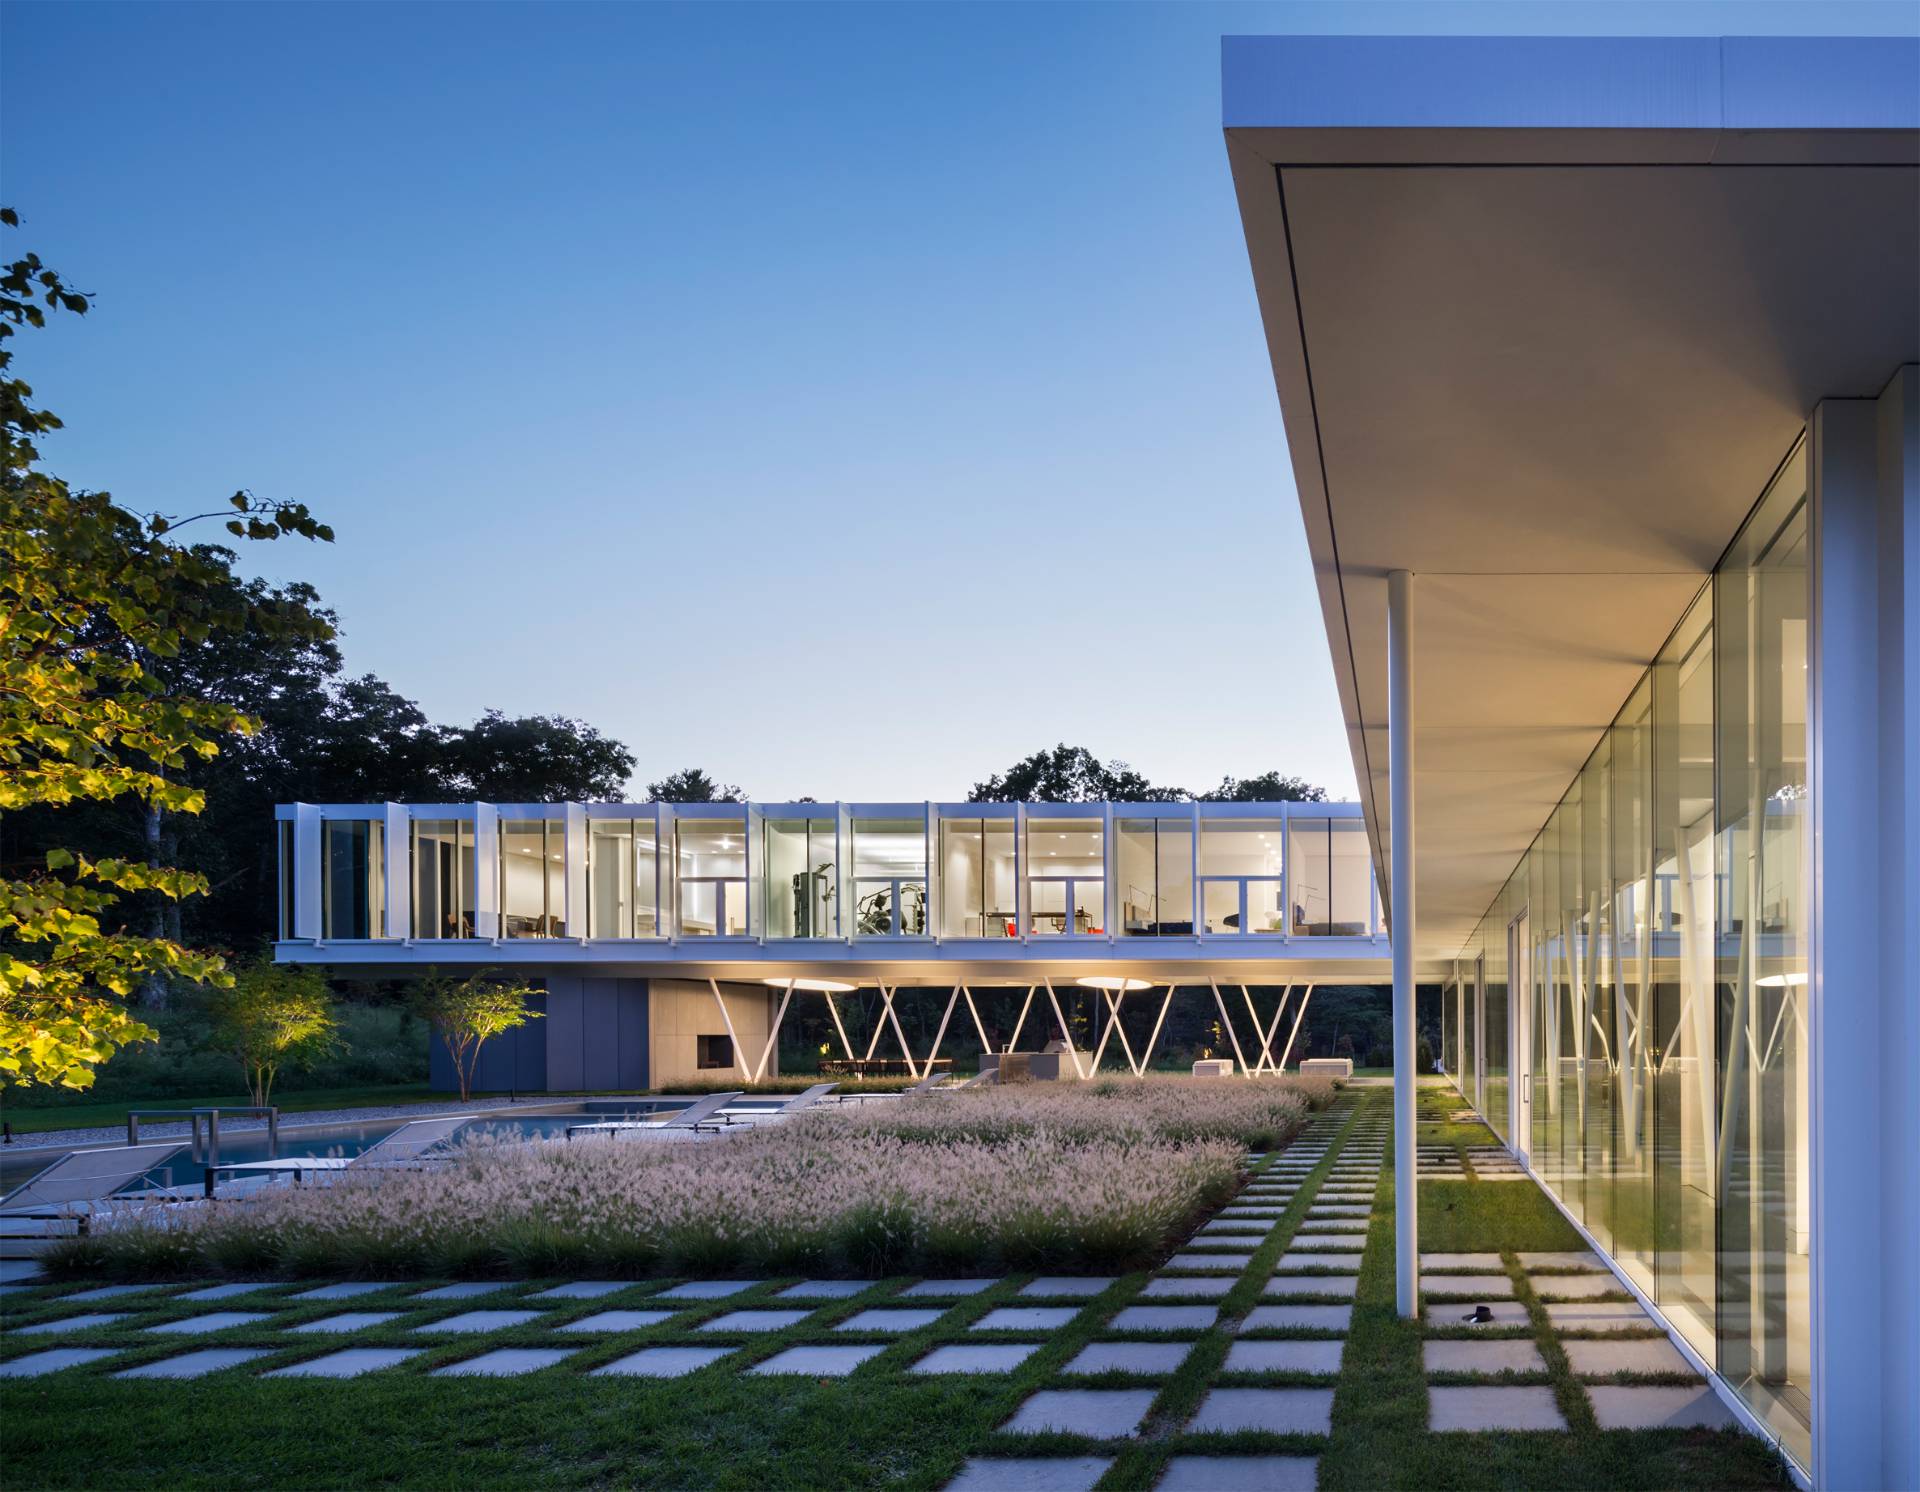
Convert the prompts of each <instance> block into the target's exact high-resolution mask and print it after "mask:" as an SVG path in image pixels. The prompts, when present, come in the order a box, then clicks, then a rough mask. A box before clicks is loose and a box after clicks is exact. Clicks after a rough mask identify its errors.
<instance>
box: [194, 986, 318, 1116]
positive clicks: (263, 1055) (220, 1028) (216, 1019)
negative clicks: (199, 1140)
mask: <svg viewBox="0 0 1920 1492" xmlns="http://www.w3.org/2000/svg"><path fill="white" fill-rule="evenodd" d="M208 1014H209V1015H210V1016H211V1017H212V1018H213V1030H214V1040H215V1042H217V1043H218V1044H219V1045H220V1046H222V1047H225V1048H226V1049H227V1050H228V1051H230V1052H232V1053H233V1057H234V1060H235V1061H236V1062H238V1063H239V1064H240V1067H241V1070H242V1071H243V1072H245V1073H246V1075H247V1092H248V1093H249V1095H251V1097H252V1099H253V1101H254V1102H255V1103H256V1104H262V1105H264V1104H266V1103H267V1102H268V1101H269V1099H270V1098H271V1096H272V1093H273V1080H274V1078H275V1076H276V1075H278V1073H279V1071H280V1068H281V1065H282V1064H283V1063H286V1062H299V1063H302V1064H311V1063H312V1062H313V1061H315V1060H316V1059H317V1058H319V1057H322V1056H324V1055H326V1054H327V1053H328V1052H330V1051H332V1050H333V1049H334V1048H335V1047H336V1046H337V1045H338V1044H339V1023H338V1022H337V1021H336V1020H335V1019H334V1015H333V994H332V991H331V990H330V989H329V988H328V987H327V978H326V974H325V973H324V972H323V971H322V970H320V969H317V968H314V967H312V966H310V965H309V966H305V967H301V966H296V965H291V964H274V963H266V962H258V963H252V964H248V965H246V966H245V967H243V968H241V969H238V970H236V971H235V972H234V976H233V981H232V983H231V984H229V985H227V986H226V987H225V988H224V989H216V990H215V991H214V992H213V994H212V996H211V997H210V999H209V1000H208Z"/></svg>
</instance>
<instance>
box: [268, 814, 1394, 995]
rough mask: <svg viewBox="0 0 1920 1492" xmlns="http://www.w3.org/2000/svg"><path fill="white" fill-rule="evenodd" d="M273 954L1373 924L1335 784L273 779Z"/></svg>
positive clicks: (463, 960)
mask: <svg viewBox="0 0 1920 1492" xmlns="http://www.w3.org/2000/svg"><path fill="white" fill-rule="evenodd" d="M275 817H276V819H277V825H276V827H277V830H278V843H279V865H280V928H279V942H278V944H277V945H276V951H277V956H278V957H279V958H281V959H283V960H287V961H297V962H326V963H331V964H355V965H377V966H394V967H407V966H425V965H428V964H433V965H441V966H447V967H450V968H451V967H460V966H474V965H486V966H490V967H505V966H509V965H511V966H517V967H524V968H536V967H538V968H575V967H584V966H591V967H592V968H594V969H595V970H598V971H602V972H609V973H616V972H629V971H630V972H636V973H642V972H651V973H661V974H665V973H672V972H676V971H678V970H682V969H696V968H697V970H698V972H700V973H703V974H713V975H716V976H719V977H724V976H725V975H726V974H727V973H729V972H736V971H737V972H750V971H751V970H754V969H759V970H762V971H764V970H765V969H766V968H767V967H768V966H769V965H780V966H787V967H800V968H806V967H815V966H818V967H823V968H824V967H833V966H867V967H884V968H886V969H889V970H891V971H893V972H896V973H899V974H901V975H902V976H903V977H905V976H909V975H911V974H912V973H914V972H916V971H921V970H924V971H926V972H935V971H947V972H951V971H952V970H953V969H955V968H956V967H963V966H964V967H965V968H967V969H968V970H969V971H971V972H973V973H977V974H979V975H980V976H981V977H991V976H992V975H993V974H995V973H1004V974H1006V975H1009V976H1017V975H1018V974H1020V973H1023V972H1026V973H1033V972H1037V971H1040V970H1042V969H1044V968H1046V967H1049V966H1059V967H1062V968H1085V967H1088V966H1090V965H1095V964H1097V965H1099V966H1100V967H1102V968H1118V967H1121V966H1125V968H1126V969H1127V970H1128V971H1129V972H1132V971H1139V972H1145V973H1157V974H1163V975H1167V976H1169V977H1173V976H1177V975H1178V974H1180V973H1181V972H1183V971H1189V972H1192V973H1194V974H1195V975H1204V974H1206V973H1219V974H1223V975H1230V974H1236V973H1237V974H1240V975H1241V976H1242V977H1244V976H1245V974H1246V971H1247V970H1248V969H1251V968H1257V967H1258V966H1262V965H1266V964H1271V963H1275V962H1285V963H1286V964H1287V965H1288V968H1287V970H1286V974H1287V976H1288V977H1294V976H1296V975H1298V976H1300V977H1306V976H1308V975H1310V974H1311V973H1312V972H1313V971H1312V970H1311V969H1310V968H1308V967H1306V966H1307V965H1311V964H1316V963H1318V964H1326V965H1329V966H1338V967H1339V968H1340V969H1341V970H1342V971H1343V972H1344V973H1346V974H1347V976H1348V977H1352V978H1367V977H1372V976H1374V975H1377V974H1378V972H1379V971H1380V970H1381V969H1383V968H1384V960H1385V959H1386V957H1387V946H1386V940H1385V935H1384V931H1383V928H1382V923H1381V916H1380V900H1379V896H1378V894H1377V891H1376V888H1375V885H1374V880H1373V872H1372V866H1371V860H1370V857H1369V854H1368V851H1367V839H1366V829H1365V825H1364V822H1363V820H1362V818H1361V813H1360V807H1359V805H1358V804H1353V803H1072V804H1060V803H1045V804H1042V803H678V804H676V803H641V804H635V803H518V804H497V803H460V804H429V805H418V804H415V805H409V804H401V803H374V804H332V803H328V804H313V803H292V804H283V805H281V806H280V807H279V808H277V809H276V810H275Z"/></svg>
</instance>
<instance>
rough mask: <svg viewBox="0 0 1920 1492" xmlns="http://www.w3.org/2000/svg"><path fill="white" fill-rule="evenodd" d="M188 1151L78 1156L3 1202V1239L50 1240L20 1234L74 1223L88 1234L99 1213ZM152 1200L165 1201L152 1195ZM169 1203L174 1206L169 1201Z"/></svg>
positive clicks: (172, 1147) (119, 1150)
mask: <svg viewBox="0 0 1920 1492" xmlns="http://www.w3.org/2000/svg"><path fill="white" fill-rule="evenodd" d="M186 1148H187V1147H186V1146H185V1145H183V1144H181V1143H180V1142H179V1141H177V1140H175V1141H170V1142H167V1143H163V1144H157V1145H115V1146H112V1147H109V1148H104V1149H99V1150H74V1151H70V1152H69V1153H68V1154H66V1155H63V1156H61V1157H60V1158H59V1159H58V1160H55V1161H53V1162H52V1163H51V1164H49V1165H47V1166H44V1167H42V1168H41V1169H40V1170H38V1171H36V1172H34V1174H33V1175H32V1176H30V1177H28V1178H27V1180H26V1181H24V1182H23V1183H21V1185H19V1186H18V1187H16V1188H14V1190H12V1191H11V1192H9V1193H8V1194H7V1195H6V1196H5V1197H0V1238H48V1237H52V1236H55V1235H54V1234H53V1232H52V1229H51V1228H50V1227H45V1226H43V1227H39V1228H29V1229H25V1230H24V1231H19V1232H16V1231H14V1227H15V1225H16V1224H21V1223H41V1224H54V1223H60V1222H66V1221H69V1220H71V1221H72V1222H73V1223H74V1225H75V1227H76V1229H77V1230H78V1231H79V1232H81V1233H85V1232H86V1231H87V1221H88V1214H89V1213H90V1212H91V1211H92V1210H93V1209H94V1207H95V1206H96V1205H97V1204H99V1203H102V1202H105V1201H107V1200H108V1199H109V1198H111V1197H113V1196H115V1194H117V1193H118V1192H119V1191H120V1189H121V1188H122V1187H124V1186H131V1185H132V1184H133V1183H134V1182H136V1181H138V1180H139V1179H140V1178H141V1177H142V1176H144V1175H146V1174H147V1172H149V1171H151V1170H152V1169H153V1168H154V1167H155V1166H158V1165H164V1164H165V1163H166V1162H167V1161H169V1160H171V1159H172V1158H173V1157H174V1156H176V1155H178V1154H179V1153H180V1152H181V1151H182V1150H185V1149H186ZM149 1200H160V1198H159V1197H158V1196H157V1195H150V1197H149ZM165 1200H168V1201H174V1200H177V1199H176V1198H172V1197H168V1198H166V1199H165Z"/></svg>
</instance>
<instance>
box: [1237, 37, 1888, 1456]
mask: <svg viewBox="0 0 1920 1492" xmlns="http://www.w3.org/2000/svg"><path fill="white" fill-rule="evenodd" d="M1223 76H1224V87H1225V126H1226V144H1227V152H1228V156H1229V159H1230V161H1231V165H1232V170H1233V176H1234V181H1235V186H1236V190H1237V193H1238V197H1239V202H1240V208H1241V214H1242V219H1243V223H1244V226H1245V230H1246V236H1247V244H1248V249H1249V254H1250V258H1251V262H1252V268H1253V274H1254V283H1255V288H1256V290H1257V293H1258V297H1259V303H1260V309H1261V315H1262V318H1263V321H1264V325H1265V330H1266V336H1267V340H1268V345H1269V349H1270V353H1271V357H1272V363H1273V369H1274V375H1275V379H1276V384H1277V388H1278V391H1279V395H1280V404H1281V411H1282V415H1283V418H1284V421H1285V424H1286V430H1287V436H1288V442H1289V446H1290V449H1291V455H1292V462H1293V476H1294V479H1295V483H1296V485H1297V488H1298V493H1299V498H1300V504H1301V512H1302V516H1303V518H1304V521H1305V526H1306V532H1307V538H1308V543H1309V546H1310V548H1311V550H1312V553H1313V557H1314V561H1315V566H1316V573H1317V580H1318V584H1319V588H1320V596H1321V601H1322V607H1323V612H1324V616H1325V620H1326V626H1327V632H1328V638H1329V642H1330V645H1331V652H1332V657H1333V661H1334V667H1335V672H1336V676H1337V678H1338V681H1339V685H1340V691H1341V699H1342V705H1343V709H1344V711H1345V715H1346V723H1347V726H1348V731H1349V738H1350V741H1351V744H1352V751H1353V757H1354V763H1355V768H1356V771H1357V773H1358V776H1359V780H1360V783H1361V791H1362V798H1363V806H1364V814H1365V819H1366V823H1367V829H1368V834H1369V843H1370V846H1371V849H1372V853H1373V855H1374V857H1375V861H1376V864H1377V865H1378V866H1379V867H1380V870H1381V874H1382V880H1383V883H1384V884H1385V886H1386V892H1387V894H1386V898H1385V899H1386V904H1387V908H1388V920H1389V925H1390V927H1391V929H1392V934H1393V950H1392V951H1393V958H1394V975H1395V986H1396V997H1397V998H1399V999H1402V1000H1406V1001H1408V1002H1410V996H1411V984H1412V981H1413V979H1415V978H1416V977H1417V978H1419V979H1421V980H1422V981H1423V982H1424V981H1428V980H1436V981H1441V982H1444V984H1445V988H1446V994H1445V1002H1444V1003H1445V1014H1444V1024H1445V1039H1444V1043H1443V1045H1444V1052H1445V1064H1446V1067H1447V1070H1448V1072H1449V1073H1450V1074H1451V1075H1452V1077H1453V1080H1454V1081H1455V1082H1456V1083H1458V1084H1459V1086H1460V1089H1461V1091H1462V1092H1463V1093H1464V1094H1465V1095H1466V1096H1467V1097H1468V1098H1469V1099H1471V1100H1472V1102H1473V1103H1474V1104H1475V1105H1476V1107H1478V1108H1479V1109H1480V1111H1481V1112H1482V1113H1483V1114H1484V1115H1485V1116H1486V1117H1487V1119H1488V1121H1489V1123H1490V1124H1492V1126H1493V1127H1494V1129H1495V1130H1496V1131H1498V1133H1499V1134H1500V1135H1501V1137H1502V1138H1503V1139H1504V1140H1505V1141H1506V1143H1507V1144H1508V1145H1509V1146H1510V1147H1511V1149H1512V1150H1513V1152H1514V1153H1515V1154H1516V1155H1517V1156H1519V1157H1520V1158H1522V1159H1523V1160H1524V1161H1525V1162H1526V1164H1527V1165H1528V1167H1529V1168H1530V1169H1531V1171H1532V1172H1533V1174H1534V1175H1535V1176H1536V1177H1538V1179H1539V1180H1540V1182H1541V1183H1542V1184H1543V1186H1544V1187H1545V1188H1546V1189H1547V1190H1548V1192H1549V1193H1550V1194H1551V1195H1552V1196H1553V1198H1554V1199H1555V1200H1556V1201H1557V1203H1558V1204H1559V1205H1560V1207H1561V1208H1562V1209H1563V1210H1564V1211H1565V1213H1566V1215H1567V1216H1568V1217H1569V1218H1570V1219H1571V1220H1572V1221H1573V1222H1574V1223H1575V1224H1576V1225H1577V1226H1578V1227H1579V1228H1580V1229H1581V1230H1582V1231H1583V1232H1584V1233H1585V1234H1586V1235H1587V1237H1588V1238H1589V1239H1591V1241H1592V1242H1593V1244H1594V1246H1595V1247H1596V1248H1597V1249H1598V1250H1600V1251H1601V1253H1602V1254H1603V1255H1604V1256H1605V1258H1606V1259H1607V1260H1608V1261H1609V1263H1610V1264H1611V1266H1612V1267H1613V1269H1614V1270H1615V1272H1616V1273H1617V1274H1618V1275H1619V1276H1620V1278H1621V1279H1622V1280H1623V1281H1625V1282H1626V1283H1627V1284H1628V1285H1629V1286H1630V1287H1631V1288H1632V1289H1633V1290H1634V1291H1635V1292H1636V1293H1637V1294H1638V1295H1639V1296H1640V1297H1641V1299H1642V1300H1643V1301H1644V1302H1645V1303H1646V1304H1647V1306H1648V1308H1649V1309H1650V1310H1652V1311H1653V1312H1654V1313H1655V1314H1656V1316H1657V1317H1658V1318H1659V1319H1660V1320H1661V1321H1662V1322H1663V1323H1664V1324H1665V1325H1666V1326H1667V1328H1668V1329H1669V1330H1670V1332H1671V1333H1672V1335H1673V1336H1674V1338H1675V1340H1676V1342H1678V1343H1679V1344H1680V1345H1681V1346H1682V1348H1683V1350H1685V1351H1686V1352H1688V1353H1689V1354H1690V1355H1691V1356H1692V1357H1693V1359H1694V1360H1695V1362H1696V1363H1697V1364H1698V1365H1699V1366H1700V1367H1702V1368H1703V1369H1704V1370H1706V1371H1708V1372H1709V1373H1711V1374H1712V1375H1713V1376H1714V1381H1715V1383H1716V1386H1717V1387H1718V1388H1719V1390H1720V1392H1721V1394H1722V1396H1723V1397H1724V1398H1725V1399H1726V1400H1727V1401H1728V1402H1729V1404H1730V1405H1732V1406H1733V1408H1734V1409H1735V1411H1736V1412H1737V1413H1738V1414H1740V1415H1741V1416H1742V1417H1743V1418H1744V1419H1745V1420H1746V1422H1747V1423H1748V1424H1749V1425H1751V1426H1752V1427H1754V1428H1755V1429H1758V1430H1760V1431H1762V1432H1764V1433H1765V1434H1767V1435H1769V1436H1770V1437H1773V1438H1775V1439H1776V1440H1778V1442H1779V1443H1780V1444H1781V1446H1782V1447H1783V1449H1784V1450H1785V1451H1786V1453H1787V1454H1788V1456H1789V1457H1790V1458H1791V1460H1792V1461H1793V1463H1794V1464H1795V1465H1796V1467H1797V1468H1798V1469H1799V1471H1800V1472H1801V1474H1802V1475H1803V1476H1804V1477H1805V1478H1807V1479H1808V1480H1809V1481H1810V1482H1812V1483H1813V1484H1815V1485H1818V1486H1822V1487H1831V1488H1847V1489H1852V1488H1883V1487H1884V1488H1891V1487H1914V1486H1920V973H1917V972H1916V971H1917V970H1920V780H1916V771H1915V767H1916V763H1917V762H1920V590H1917V589H1916V587H1917V586H1920V579H1917V578H1916V577H1920V366H1916V365H1920V44H1916V43H1915V42H1913V41H1911V40H1829V39H1808V38H1765V39H1751V38H1724V39H1714V38H1693V39H1665V40H1648V39H1632V40H1626V39H1590V40H1561V39H1502V38H1479V39H1463V38H1419V39H1414V38H1365V39H1362V38H1341V37H1300V38H1265V37H1263V38H1229V39H1228V41H1227V42H1226V44H1225V50H1224V67H1223ZM1410 1014H1411V1012H1410V1008H1409V1009H1407V1010H1406V1011H1405V1012H1404V1018H1405V1019H1406V1020H1407V1022H1408V1023H1407V1024H1406V1025H1404V1026H1402V1027H1401V1028H1400V1031H1401V1034H1402V1037H1403V1039H1404V1037H1406V1036H1409V1035H1410V1034H1411V1025H1410ZM1401 1067H1402V1069H1403V1070H1404V1067H1405V1064H1404V1063H1403V1064H1401ZM1406 1103H1407V1107H1406V1108H1405V1109H1404V1110H1403V1112H1404V1113H1405V1114H1407V1115H1409V1116H1410V1113H1411V1094H1410V1092H1409V1093H1408V1094H1407V1095H1406ZM1399 1138H1400V1143H1401V1144H1402V1145H1403V1146H1405V1147H1407V1148H1406V1149H1405V1150H1404V1151H1403V1152H1402V1167H1401V1170H1402V1180H1401V1186H1402V1188H1403V1190H1402V1192H1401V1200H1402V1202H1403V1203H1404V1202H1406V1201H1407V1200H1408V1191H1409V1190H1410V1174H1411V1169H1412V1168H1411V1164H1410V1161H1411V1145H1412V1135H1411V1130H1410V1126H1404V1125H1403V1127H1402V1133H1401V1135H1400V1137H1399ZM1414 1247H1415V1240H1414V1237H1413V1225H1412V1209H1411V1208H1410V1207H1409V1208H1405V1209H1404V1210H1403V1215H1402V1219H1401V1232H1400V1237H1399V1249H1400V1256H1399V1264H1400V1290H1401V1305H1402V1309H1403V1310H1406V1311H1410V1310H1412V1309H1414V1308H1415V1307H1416V1305H1417V1301H1418V1293H1417V1285H1418V1261H1417V1257H1416V1256H1415V1254H1414Z"/></svg>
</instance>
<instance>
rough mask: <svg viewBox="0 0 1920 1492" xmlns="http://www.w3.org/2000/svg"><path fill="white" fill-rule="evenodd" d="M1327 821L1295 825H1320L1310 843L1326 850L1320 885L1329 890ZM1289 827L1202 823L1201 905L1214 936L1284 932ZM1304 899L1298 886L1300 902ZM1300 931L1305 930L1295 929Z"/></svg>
mask: <svg viewBox="0 0 1920 1492" xmlns="http://www.w3.org/2000/svg"><path fill="white" fill-rule="evenodd" d="M1326 822H1327V821H1326V820H1325V819H1300V820H1295V821H1294V823H1295V826H1296V827H1297V828H1298V827H1304V826H1305V825H1307V824H1315V825H1318V833H1317V834H1314V833H1309V834H1308V835H1307V836H1306V838H1307V840H1308V842H1312V841H1314V840H1317V841H1318V844H1319V847H1320V870H1319V877H1320V885H1321V887H1322V888H1323V890H1322V896H1323V898H1324V896H1325V891H1326V888H1327V871H1326ZM1287 829H1288V826H1287V824H1286V822H1285V821H1283V820H1281V819H1238V818H1235V819H1205V818H1203V819H1202V820H1201V821H1200V906H1201V915H1202V921H1203V925H1204V927H1205V929H1206V930H1207V931H1208V932H1210V933H1283V932H1285V931H1286V930H1287V915H1286V907H1285V906H1284V905H1283V901H1282V894H1283V893H1282V888H1283V886H1284V884H1285V883H1284V882H1283V880H1282V878H1281V857H1282V855H1283V853H1284V851H1283V844H1284V843H1285V842H1286V840H1287ZM1298 900H1299V892H1298V888H1297V887H1296V890H1295V901H1296V902H1298ZM1294 930H1295V931H1296V932H1298V931H1301V930H1302V929H1300V928H1297V927H1296V928H1295V929H1294Z"/></svg>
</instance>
